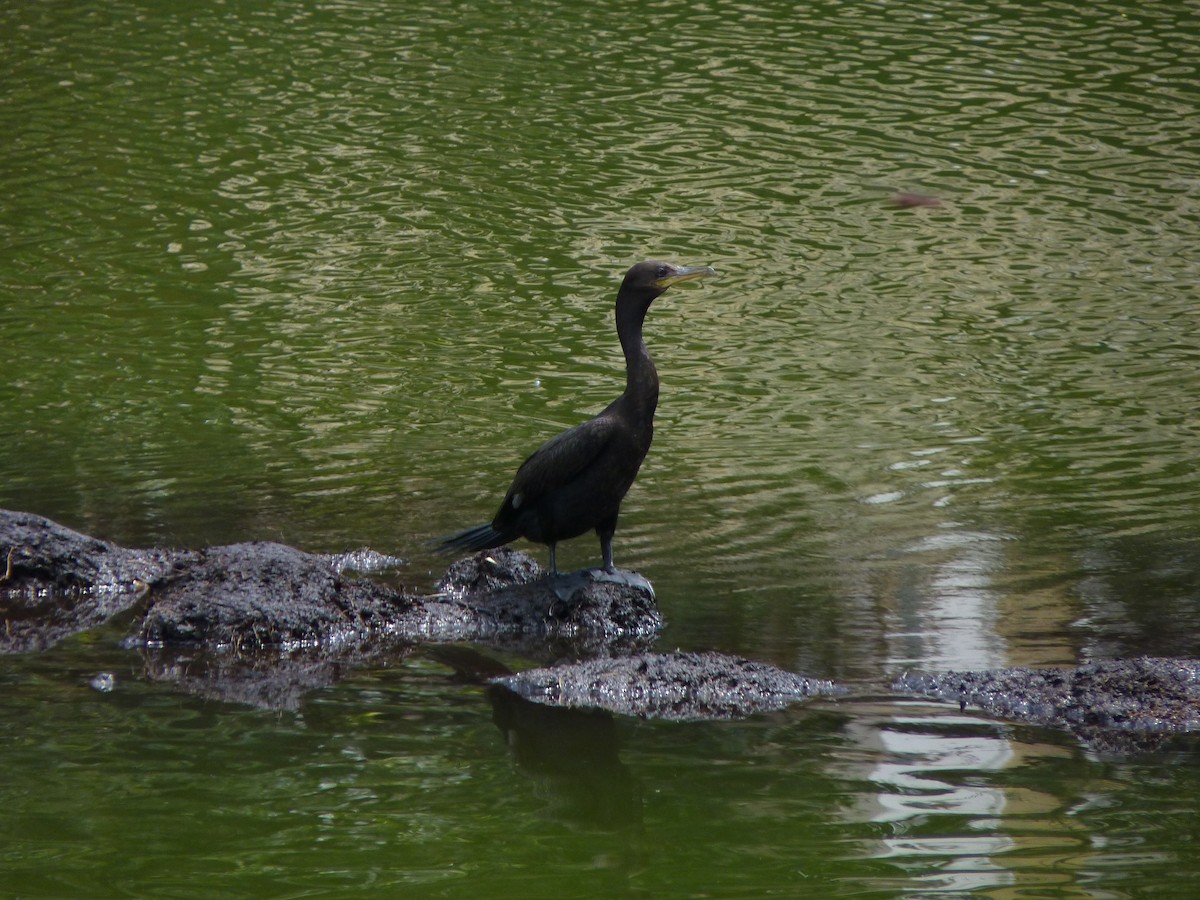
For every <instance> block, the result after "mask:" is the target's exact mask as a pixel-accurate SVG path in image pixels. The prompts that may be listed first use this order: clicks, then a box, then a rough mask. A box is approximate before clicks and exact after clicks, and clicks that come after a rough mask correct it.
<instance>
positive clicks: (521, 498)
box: [504, 416, 620, 511]
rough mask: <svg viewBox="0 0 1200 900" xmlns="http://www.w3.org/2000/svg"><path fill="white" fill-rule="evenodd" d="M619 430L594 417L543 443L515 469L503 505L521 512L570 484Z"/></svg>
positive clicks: (604, 418) (603, 418) (605, 419)
mask: <svg viewBox="0 0 1200 900" xmlns="http://www.w3.org/2000/svg"><path fill="white" fill-rule="evenodd" d="M619 428H620V425H619V423H617V422H616V421H615V420H613V419H611V418H609V417H607V416H597V417H596V418H594V419H588V420H587V421H586V422H580V423H579V424H578V425H576V426H575V427H574V428H568V429H567V430H566V431H564V432H562V434H559V435H556V436H555V437H552V438H551V439H550V440H548V441H546V443H544V444H542V446H541V447H539V448H538V449H537V450H535V451H534V452H533V453H532V454H531V455H530V456H529V458H528V459H526V460H525V462H523V463H521V468H519V469H517V474H516V475H515V476H514V477H513V483H512V487H510V488H509V489H508V495H507V496H506V497H505V498H504V506H505V507H506V508H511V509H512V510H514V511H515V510H520V509H521V508H523V507H525V506H528V505H529V504H531V503H536V502H538V501H539V500H541V498H542V497H544V496H545V495H546V494H548V493H549V492H550V491H552V490H554V489H555V488H558V487H561V486H562V485H564V484H567V483H568V482H570V481H571V480H572V479H573V478H574V477H575V476H576V475H578V474H579V473H580V472H582V471H583V470H584V469H586V468H587V467H588V466H589V465H591V463H592V462H593V461H594V460H595V459H596V458H597V457H598V456H600V454H602V453H603V452H604V449H605V448H606V447H607V446H608V444H609V442H610V441H611V440H612V438H613V435H614V434H615V433H616V432H617V430H618V429H619Z"/></svg>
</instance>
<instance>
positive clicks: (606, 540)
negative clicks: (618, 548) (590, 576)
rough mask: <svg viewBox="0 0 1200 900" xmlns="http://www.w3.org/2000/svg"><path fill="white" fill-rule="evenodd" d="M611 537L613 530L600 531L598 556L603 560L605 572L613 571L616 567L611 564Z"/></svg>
mask: <svg viewBox="0 0 1200 900" xmlns="http://www.w3.org/2000/svg"><path fill="white" fill-rule="evenodd" d="M612 539H613V532H611V531H607V532H603V531H602V532H601V533H600V558H601V559H602V560H603V561H604V562H603V563H602V565H603V566H604V571H605V572H614V571H616V568H617V567H616V566H614V565H613V554H612Z"/></svg>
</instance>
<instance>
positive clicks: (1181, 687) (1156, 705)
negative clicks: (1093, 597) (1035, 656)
mask: <svg viewBox="0 0 1200 900" xmlns="http://www.w3.org/2000/svg"><path fill="white" fill-rule="evenodd" d="M892 687H893V689H894V690H897V691H900V692H903V693H910V694H920V695H923V696H928V697H937V698H938V699H941V700H949V701H952V702H956V703H959V704H960V705H962V706H963V707H964V708H965V707H967V706H975V707H978V708H979V709H982V710H983V711H984V712H987V713H989V714H991V715H995V716H1000V717H1003V718H1006V719H1016V720H1019V721H1023V722H1031V723H1034V724H1038V725H1056V726H1060V727H1065V728H1069V729H1070V730H1072V731H1073V732H1075V733H1076V734H1077V735H1079V736H1080V737H1081V738H1082V739H1083V740H1084V741H1085V742H1086V743H1088V744H1090V745H1093V746H1098V747H1104V748H1109V749H1131V748H1133V745H1137V746H1146V744H1147V742H1145V741H1139V740H1136V739H1122V738H1121V737H1120V735H1122V734H1125V735H1135V734H1140V735H1148V736H1154V735H1156V736H1163V735H1168V734H1178V733H1183V732H1189V731H1198V730H1200V660H1191V659H1161V658H1154V657H1140V658H1137V659H1113V660H1103V661H1096V662H1092V663H1088V664H1085V665H1082V666H1079V667H1078V668H1074V669H1069V668H1050V669H1031V668H1025V667H1014V668H1008V669H991V670H985V671H977V672H944V673H942V674H937V675H922V674H905V675H903V676H901V677H900V678H899V679H897V681H896V682H895V684H894V685H893V686H892ZM1149 743H1150V744H1153V743H1155V742H1154V741H1151V742H1149Z"/></svg>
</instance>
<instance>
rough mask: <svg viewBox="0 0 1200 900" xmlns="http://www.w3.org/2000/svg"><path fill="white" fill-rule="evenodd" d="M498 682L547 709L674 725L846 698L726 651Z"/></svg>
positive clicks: (644, 657)
mask: <svg viewBox="0 0 1200 900" xmlns="http://www.w3.org/2000/svg"><path fill="white" fill-rule="evenodd" d="M493 683H494V684H497V685H500V686H503V687H505V688H507V689H508V690H510V691H512V692H513V693H515V694H517V695H518V696H520V697H522V698H524V699H525V700H529V701H532V702H536V703H542V704H545V705H548V706H560V707H568V708H593V709H604V710H608V711H610V712H615V713H621V714H623V715H627V716H639V717H643V718H655V719H673V720H701V719H738V718H744V717H746V716H749V715H753V714H754V713H757V712H765V711H768V710H776V709H782V708H783V707H785V706H788V705H790V704H792V703H798V702H800V701H802V700H808V699H810V698H812V697H816V696H833V695H837V694H841V693H845V689H844V688H840V687H838V686H837V685H835V684H834V683H833V682H831V681H824V680H820V679H815V678H806V677H805V676H803V675H796V674H794V673H792V672H785V671H783V670H782V669H777V668H775V667H774V666H769V665H766V664H765V663H758V662H753V661H751V660H748V659H741V658H739V657H735V656H726V655H724V654H720V653H671V654H655V653H647V654H641V655H638V656H629V657H624V658H620V659H593V660H588V661H586V662H578V663H571V664H568V665H562V666H554V667H552V668H547V669H530V670H527V671H524V672H520V673H517V674H515V675H508V676H502V677H500V678H497V679H495V680H494V682H493Z"/></svg>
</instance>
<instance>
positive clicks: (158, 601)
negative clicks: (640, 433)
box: [0, 510, 662, 655]
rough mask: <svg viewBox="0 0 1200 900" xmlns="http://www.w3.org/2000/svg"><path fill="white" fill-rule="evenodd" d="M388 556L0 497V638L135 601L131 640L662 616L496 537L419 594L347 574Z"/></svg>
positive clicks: (442, 632)
mask: <svg viewBox="0 0 1200 900" xmlns="http://www.w3.org/2000/svg"><path fill="white" fill-rule="evenodd" d="M398 561H399V560H398V559H397V558H396V557H391V556H385V555H383V554H379V553H375V552H374V551H371V550H358V551H354V552H353V553H351V554H338V555H334V556H322V555H317V554H310V553H304V552H303V551H300V550H296V549H294V548H291V547H285V546H283V545H281V544H274V543H266V542H262V543H247V544H233V545H229V546H225V547H213V548H209V549H207V550H201V551H175V550H159V549H152V550H130V549H127V548H123V547H118V546H117V545H115V544H111V543H108V542H106V541H99V540H96V539H95V538H90V537H87V536H86V535H82V534H79V533H78V532H75V531H71V530H70V529H68V528H64V527H63V526H61V525H58V524H56V523H54V522H51V521H50V520H48V519H44V518H42V517H41V516H32V515H29V514H27V513H13V512H7V511H4V510H0V619H2V623H3V624H2V625H0V652H21V651H27V650H41V649H45V648H47V647H50V646H53V645H54V644H55V643H57V642H58V641H61V640H62V639H63V638H65V637H67V636H69V635H71V634H74V633H77V632H80V631H84V630H87V629H90V628H94V627H96V626H98V625H100V624H101V623H103V622H104V621H106V620H107V619H109V618H111V617H112V616H114V615H116V614H117V613H120V612H123V611H125V610H129V609H132V608H135V607H136V608H137V610H138V611H139V612H140V613H141V616H140V620H139V621H138V622H137V623H136V624H135V625H134V628H133V633H132V636H131V637H130V638H129V640H128V641H127V644H129V645H130V646H145V647H151V648H153V647H158V646H188V647H197V646H198V647H205V648H209V649H212V650H221V651H226V650H232V651H233V652H234V653H235V654H246V653H253V652H258V651H266V650H270V651H272V652H275V651H280V650H282V651H285V652H290V651H292V650H297V649H306V650H309V651H312V652H319V653H326V654H333V655H337V654H341V653H345V652H347V651H348V650H349V649H350V648H351V647H362V646H365V645H367V644H370V643H377V642H385V643H391V644H395V643H397V642H400V643H418V642H421V643H427V642H433V641H476V642H480V643H485V644H490V645H492V646H499V647H504V648H506V649H515V650H522V651H528V650H530V649H532V648H535V647H540V648H541V650H542V652H563V651H564V650H566V649H569V650H570V651H571V652H576V653H581V652H587V651H588V650H589V649H595V648H605V649H611V648H612V647H617V646H624V647H635V646H642V645H644V644H645V643H647V642H648V641H649V640H650V639H652V638H653V636H654V635H655V634H657V632H658V630H659V629H660V628H661V627H662V619H661V617H660V616H659V613H658V609H657V607H655V605H654V603H653V600H652V599H651V598H650V597H649V595H648V594H646V593H645V592H644V591H642V590H639V589H637V588H635V587H631V586H628V585H614V584H610V583H595V584H590V583H585V587H584V589H582V590H580V591H579V593H578V597H577V599H576V600H574V601H573V602H572V603H570V604H562V603H561V602H560V601H559V600H558V598H557V597H556V595H555V593H554V591H553V590H552V589H551V586H550V584H549V583H548V582H547V581H546V579H545V578H544V577H542V575H541V570H540V569H539V568H538V566H537V563H535V562H534V561H533V560H532V559H531V558H530V557H528V556H527V555H525V554H523V553H518V552H516V551H513V550H508V549H499V550H494V551H490V552H488V553H485V554H479V555H478V556H476V557H473V558H470V559H466V560H460V561H459V562H457V563H455V564H454V565H453V566H451V568H450V571H449V572H448V573H447V576H446V578H444V579H443V580H442V582H441V583H440V585H439V591H438V593H437V594H435V595H433V596H429V597H422V596H415V595H410V594H406V593H404V592H402V591H397V590H393V589H391V588H389V587H387V586H385V585H383V584H380V583H378V582H375V581H371V580H369V579H365V578H358V577H351V576H348V575H346V574H345V572H346V571H348V570H349V569H351V568H353V569H354V570H356V571H359V572H361V571H363V570H364V569H370V570H378V569H379V568H380V567H390V566H391V565H392V564H394V563H396V562H398ZM552 611H553V612H552Z"/></svg>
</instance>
